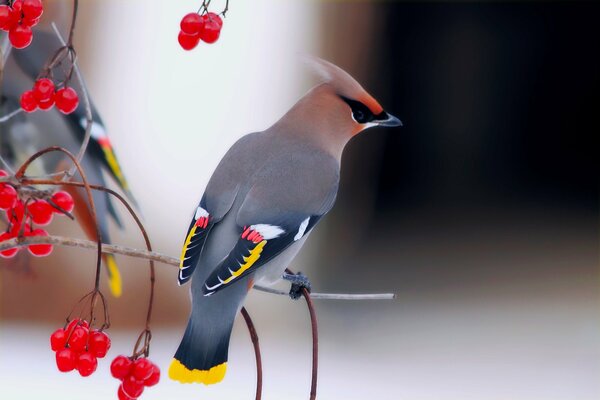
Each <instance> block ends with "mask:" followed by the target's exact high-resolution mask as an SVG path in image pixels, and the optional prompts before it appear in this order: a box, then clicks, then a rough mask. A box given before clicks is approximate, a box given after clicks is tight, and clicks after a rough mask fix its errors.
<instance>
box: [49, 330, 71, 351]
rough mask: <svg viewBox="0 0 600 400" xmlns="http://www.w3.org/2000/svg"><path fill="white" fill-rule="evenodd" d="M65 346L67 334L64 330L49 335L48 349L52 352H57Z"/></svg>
mask: <svg viewBox="0 0 600 400" xmlns="http://www.w3.org/2000/svg"><path fill="white" fill-rule="evenodd" d="M66 344H67V332H65V330H64V329H57V330H56V331H54V333H53V334H52V335H50V348H52V350H53V351H58V350H60V349H62V348H64V347H65V345H66Z"/></svg>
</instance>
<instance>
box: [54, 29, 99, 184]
mask: <svg viewBox="0 0 600 400" xmlns="http://www.w3.org/2000/svg"><path fill="white" fill-rule="evenodd" d="M52 29H53V30H54V33H55V34H56V36H57V37H58V40H60V42H61V44H62V45H63V46H66V45H67V43H66V42H65V39H64V38H63V37H62V35H61V34H60V31H59V30H58V28H57V27H56V24H55V23H54V22H53V23H52ZM73 68H74V70H75V77H76V78H77V81H78V82H79V86H80V88H81V92H82V94H83V106H84V107H85V135H84V137H83V141H82V142H81V147H79V151H78V152H77V156H76V158H77V162H79V163H81V160H82V159H83V156H84V155H85V151H86V150H87V147H88V144H89V142H90V137H91V136H92V121H93V119H92V106H91V104H90V97H89V93H88V90H87V86H86V85H85V81H84V80H83V75H81V71H80V70H79V63H78V62H77V59H75V60H73ZM75 172H76V169H75V167H74V166H73V167H72V168H71V169H70V170H69V171H68V172H67V173H66V176H65V178H70V177H72V176H73V175H75Z"/></svg>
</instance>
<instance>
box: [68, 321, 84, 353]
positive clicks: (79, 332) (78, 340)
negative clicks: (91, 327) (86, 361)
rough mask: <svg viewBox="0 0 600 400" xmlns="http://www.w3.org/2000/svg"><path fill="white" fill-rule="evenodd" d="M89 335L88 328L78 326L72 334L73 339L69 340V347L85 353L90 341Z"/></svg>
mask: <svg viewBox="0 0 600 400" xmlns="http://www.w3.org/2000/svg"><path fill="white" fill-rule="evenodd" d="M88 334H89V331H88V328H86V327H84V326H82V325H79V326H76V327H75V328H74V329H73V331H72V332H71V337H70V338H69V347H70V348H72V349H73V350H74V351H77V352H81V351H84V350H85V346H86V344H87V341H88Z"/></svg>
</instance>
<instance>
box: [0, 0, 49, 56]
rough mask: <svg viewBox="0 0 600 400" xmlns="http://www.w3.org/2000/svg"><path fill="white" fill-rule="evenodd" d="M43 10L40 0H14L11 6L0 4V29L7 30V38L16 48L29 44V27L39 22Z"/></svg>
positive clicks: (31, 37) (30, 33) (30, 39)
mask: <svg viewBox="0 0 600 400" xmlns="http://www.w3.org/2000/svg"><path fill="white" fill-rule="evenodd" d="M43 12H44V7H43V5H42V0H15V1H13V3H12V6H8V5H0V29H2V30H3V31H7V32H8V39H9V40H10V43H11V44H12V45H13V47H14V48H16V49H24V48H25V47H27V46H29V45H30V44H31V41H32V40H33V32H32V31H31V28H32V27H34V26H35V25H37V24H38V22H40V17H41V16H42V13H43Z"/></svg>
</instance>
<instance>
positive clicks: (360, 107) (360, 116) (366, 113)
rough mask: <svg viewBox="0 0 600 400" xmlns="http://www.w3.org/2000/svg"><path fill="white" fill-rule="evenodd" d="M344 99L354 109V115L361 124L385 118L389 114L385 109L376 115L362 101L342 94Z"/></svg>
mask: <svg viewBox="0 0 600 400" xmlns="http://www.w3.org/2000/svg"><path fill="white" fill-rule="evenodd" d="M340 97H341V99H342V100H344V101H345V102H346V104H348V105H349V106H350V108H351V109H352V117H353V118H354V120H355V121H356V122H358V123H359V124H366V123H369V122H372V121H375V120H385V119H387V118H388V115H387V113H386V112H385V111H382V112H381V113H380V114H378V115H374V114H373V113H372V112H371V110H370V109H369V107H367V106H365V105H364V104H363V103H361V102H360V101H356V100H350V99H348V98H346V97H344V96H340Z"/></svg>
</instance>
